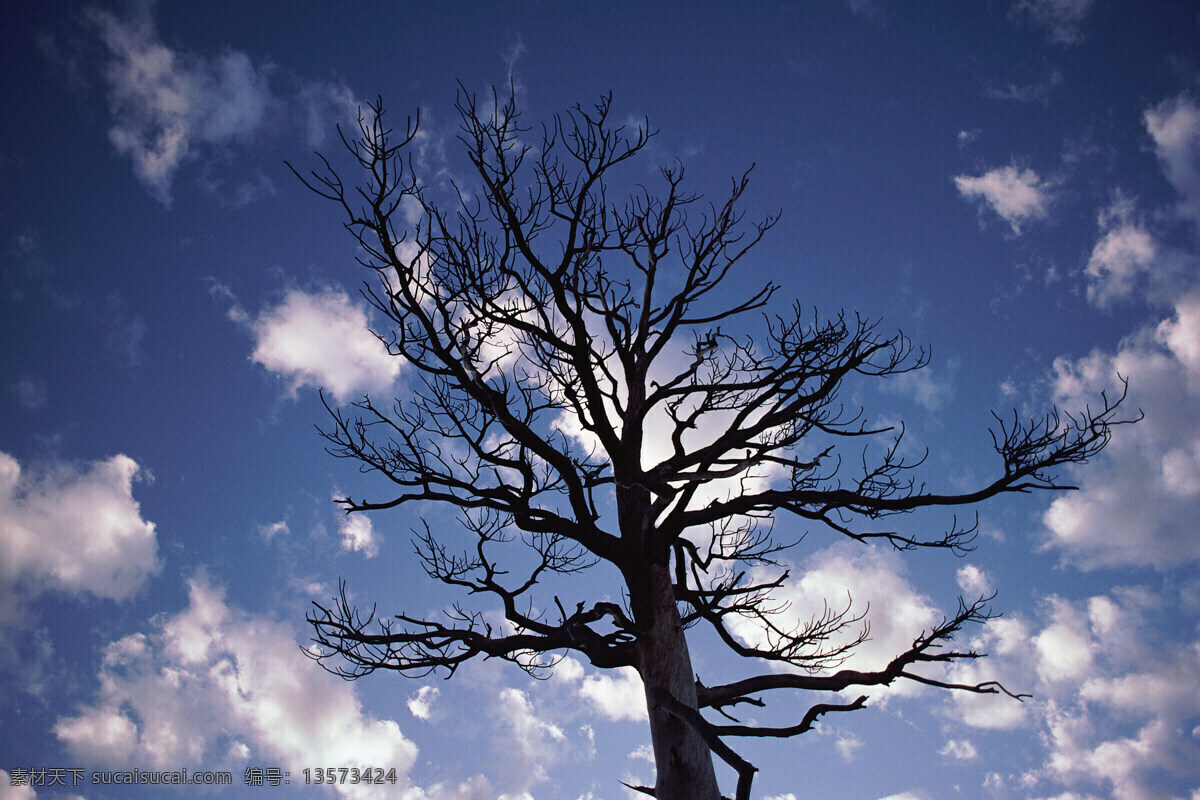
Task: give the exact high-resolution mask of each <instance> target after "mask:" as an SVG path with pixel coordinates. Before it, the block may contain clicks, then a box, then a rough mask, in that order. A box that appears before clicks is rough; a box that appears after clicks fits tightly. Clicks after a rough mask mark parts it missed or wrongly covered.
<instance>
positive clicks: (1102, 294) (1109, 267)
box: [1085, 222, 1159, 306]
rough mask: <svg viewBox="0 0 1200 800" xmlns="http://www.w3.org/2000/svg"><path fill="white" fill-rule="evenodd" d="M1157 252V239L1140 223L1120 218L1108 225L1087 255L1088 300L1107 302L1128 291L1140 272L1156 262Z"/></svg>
mask: <svg viewBox="0 0 1200 800" xmlns="http://www.w3.org/2000/svg"><path fill="white" fill-rule="evenodd" d="M1158 255H1159V251H1158V245H1157V243H1156V242H1155V240H1154V238H1153V237H1152V236H1151V235H1150V234H1149V232H1147V231H1146V229H1145V228H1144V227H1142V226H1141V225H1140V224H1137V223H1133V222H1121V223H1120V224H1118V225H1116V226H1115V227H1112V228H1109V229H1108V230H1107V231H1105V233H1104V235H1103V236H1102V237H1101V238H1100V241H1098V242H1096V246H1095V247H1094V248H1092V255H1091V257H1090V258H1088V263H1087V268H1086V270H1085V273H1086V275H1087V277H1088V278H1089V281H1088V300H1089V301H1091V302H1092V303H1095V304H1096V305H1099V306H1106V305H1109V304H1110V303H1111V302H1112V300H1113V299H1114V298H1117V297H1124V296H1127V295H1129V294H1130V293H1131V292H1132V291H1133V290H1134V289H1135V288H1136V287H1137V283H1138V278H1139V276H1140V275H1143V274H1145V273H1148V272H1150V271H1151V269H1152V268H1153V267H1154V265H1155V264H1156V263H1157V259H1158Z"/></svg>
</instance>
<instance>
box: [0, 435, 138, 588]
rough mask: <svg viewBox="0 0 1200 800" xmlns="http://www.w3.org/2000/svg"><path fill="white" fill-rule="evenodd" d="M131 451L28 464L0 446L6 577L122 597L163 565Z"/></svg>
mask: <svg viewBox="0 0 1200 800" xmlns="http://www.w3.org/2000/svg"><path fill="white" fill-rule="evenodd" d="M143 475H144V473H143V472H142V470H141V468H140V467H139V466H138V464H137V463H136V462H135V461H134V460H133V459H131V458H129V457H128V456H124V455H116V456H113V457H111V458H109V459H107V460H105V461H96V462H92V463H89V464H81V465H74V464H51V465H49V466H47V467H45V468H42V469H39V470H28V469H23V468H22V467H21V465H20V463H18V461H17V459H15V458H13V457H12V456H10V455H9V454H7V453H3V452H0V556H2V558H0V581H2V582H3V583H5V584H10V585H11V584H13V583H15V582H18V581H28V582H30V583H31V584H32V585H34V586H36V587H37V588H39V589H57V590H60V591H65V592H70V593H73V594H79V593H87V594H91V595H94V596H96V597H105V598H110V599H113V600H123V599H126V598H128V597H130V596H131V595H133V594H134V593H135V592H137V590H138V589H140V588H141V587H142V585H143V584H144V583H145V581H146V579H147V578H148V577H149V576H150V575H153V574H155V573H156V572H158V570H159V567H160V563H159V560H158V544H157V540H156V538H155V530H154V523H152V522H147V521H146V520H144V519H142V515H141V506H140V505H139V504H138V502H137V501H136V500H134V499H133V484H134V482H135V481H136V480H138V479H139V477H142V476H143Z"/></svg>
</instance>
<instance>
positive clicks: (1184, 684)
mask: <svg viewBox="0 0 1200 800" xmlns="http://www.w3.org/2000/svg"><path fill="white" fill-rule="evenodd" d="M1180 600H1181V598H1180V597H1178V596H1172V593H1167V592H1164V593H1162V594H1159V593H1156V592H1154V591H1152V590H1150V589H1148V588H1146V587H1124V588H1118V589H1114V590H1112V591H1111V592H1108V593H1106V594H1101V595H1095V596H1092V597H1089V598H1086V599H1084V600H1068V599H1066V598H1063V597H1059V596H1056V595H1055V596H1050V597H1047V598H1045V600H1044V602H1043V604H1042V606H1041V608H1040V610H1039V612H1038V614H1037V619H1036V620H1025V619H1021V618H1019V617H1013V618H1008V617H1006V618H1004V619H1001V620H993V621H992V622H991V623H989V624H988V625H987V626H986V627H985V628H983V629H981V630H980V631H979V632H978V633H977V634H976V635H975V636H974V637H972V640H971V642H970V646H971V647H972V648H973V649H976V650H979V651H988V652H990V657H989V658H988V659H987V662H988V664H987V665H986V666H987V668H988V669H989V670H991V671H992V672H993V674H994V675H995V676H997V677H1001V678H1002V679H1003V680H1004V682H1005V683H1006V685H1008V686H1009V687H1010V688H1014V689H1016V690H1019V691H1025V692H1030V693H1032V695H1033V698H1032V699H1027V700H1026V701H1025V702H1024V703H1020V704H1018V703H1014V702H1012V701H1011V700H1009V701H1008V704H1009V705H1013V706H1019V707H1020V708H1021V710H1022V712H1023V713H1022V714H1021V715H1020V716H1017V717H1012V718H1010V719H1007V720H1005V719H1003V718H1001V717H995V716H993V717H987V716H984V715H982V714H980V713H979V711H980V709H981V708H982V707H983V705H984V704H993V705H995V704H1000V703H1003V702H1004V700H1003V699H998V698H982V697H972V696H967V695H962V694H958V695H954V696H952V698H951V699H950V700H949V704H950V705H951V706H952V707H953V711H952V712H949V713H948V716H950V717H952V718H953V719H954V720H955V721H957V722H963V723H965V724H967V725H970V726H973V727H983V728H988V727H992V728H995V727H1001V728H1014V727H1018V726H1033V727H1034V728H1035V729H1036V730H1037V732H1038V737H1039V739H1040V741H1041V743H1042V746H1043V748H1044V760H1043V763H1042V764H1041V765H1040V766H1039V767H1038V768H1036V769H1035V770H1033V771H1032V772H1030V773H1029V774H1027V775H1026V776H1025V778H1024V783H1025V786H1026V788H1027V789H1031V788H1033V787H1034V786H1036V785H1038V784H1039V783H1048V784H1053V788H1052V790H1051V791H1055V790H1058V789H1067V790H1068V791H1066V792H1065V793H1061V794H1057V795H1055V797H1078V798H1083V797H1091V796H1093V795H1092V794H1091V793H1090V790H1091V789H1092V788H1093V787H1095V786H1097V785H1098V784H1099V785H1104V786H1105V787H1106V788H1107V789H1108V791H1109V794H1108V795H1106V796H1111V797H1113V798H1117V800H1125V798H1128V799H1129V800H1135V799H1140V798H1149V797H1174V796H1177V794H1176V793H1173V792H1172V791H1171V790H1170V789H1169V788H1168V787H1170V786H1172V785H1176V786H1177V785H1183V784H1190V785H1195V782H1196V781H1197V780H1200V739H1198V737H1197V736H1196V734H1195V733H1194V732H1192V731H1193V730H1194V728H1195V719H1196V717H1197V715H1198V714H1200V649H1197V648H1196V647H1195V646H1194V645H1193V644H1192V643H1190V642H1188V641H1183V642H1178V641H1174V642H1173V641H1171V640H1170V638H1168V637H1170V636H1173V635H1174V633H1175V631H1170V632H1167V631H1164V630H1163V629H1164V628H1165V626H1166V625H1179V624H1180V623H1181V620H1180V618H1179V615H1178V612H1179V611H1180V610H1181V609H1182V608H1183V607H1184V606H1186V605H1187V603H1186V601H1184V602H1182V603H1181V602H1180ZM1168 609H1172V610H1173V613H1170V614H1168V613H1165V612H1166V611H1167V610H1168ZM1194 613H1195V607H1194V604H1193V607H1192V614H1193V615H1194ZM1185 616H1186V612H1185ZM1194 622H1195V620H1194V619H1191V620H1188V621H1184V622H1183V624H1184V626H1185V627H1188V629H1192V628H1191V626H1192V624H1194ZM1164 633H1166V634H1167V636H1166V637H1165V636H1164ZM977 671H978V665H973V664H972V665H963V666H962V667H961V668H960V670H959V673H960V677H962V676H965V677H967V678H972V677H974V676H975V675H976V673H977ZM964 712H966V713H964ZM997 722H1003V723H1005V724H996V723H997ZM960 752H962V753H965V752H967V751H966V750H965V748H962V747H958V746H956V747H951V746H950V745H949V744H948V745H947V747H946V748H944V749H943V751H942V753H943V754H944V755H952V756H954V757H961V756H959V755H957V753H960Z"/></svg>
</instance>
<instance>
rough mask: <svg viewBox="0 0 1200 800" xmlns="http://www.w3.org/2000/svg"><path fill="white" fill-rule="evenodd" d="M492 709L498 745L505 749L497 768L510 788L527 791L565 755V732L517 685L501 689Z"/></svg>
mask: <svg viewBox="0 0 1200 800" xmlns="http://www.w3.org/2000/svg"><path fill="white" fill-rule="evenodd" d="M493 712H494V713H495V715H496V719H497V720H498V722H499V728H498V734H499V736H500V737H501V742H500V743H498V747H499V748H501V749H503V750H504V751H506V753H507V757H506V760H505V762H504V764H503V765H502V766H501V769H500V772H501V773H502V774H503V776H504V777H505V778H506V779H507V781H508V782H509V783H510V784H511V785H512V791H513V792H517V793H522V792H527V791H528V790H529V788H530V787H532V786H534V785H536V784H538V783H542V782H543V781H545V780H546V779H547V778H548V777H549V774H548V770H549V768H550V767H552V766H554V765H555V764H557V763H559V762H560V761H561V760H563V759H564V758H566V757H567V755H568V751H567V747H566V744H567V736H566V734H565V733H564V732H563V729H562V728H560V727H559V726H558V725H555V724H554V723H551V722H548V721H547V720H545V719H543V718H542V717H541V716H540V715H539V713H538V711H537V709H536V707H535V706H534V704H533V702H532V701H531V700H530V699H529V695H527V694H526V693H525V692H523V691H521V690H520V689H513V688H507V689H502V690H501V691H500V694H499V696H498V697H497V699H496V705H495V708H494V709H493Z"/></svg>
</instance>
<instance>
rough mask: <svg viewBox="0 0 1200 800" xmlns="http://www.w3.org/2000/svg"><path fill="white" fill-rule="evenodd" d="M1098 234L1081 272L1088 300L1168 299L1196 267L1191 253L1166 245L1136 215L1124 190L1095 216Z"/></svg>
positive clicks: (1166, 301) (1105, 303)
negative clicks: (1085, 282) (1082, 272)
mask: <svg viewBox="0 0 1200 800" xmlns="http://www.w3.org/2000/svg"><path fill="white" fill-rule="evenodd" d="M1098 223H1099V228H1100V238H1099V240H1098V241H1097V242H1096V245H1095V246H1094V247H1093V248H1092V253H1091V256H1090V257H1089V258H1088V263H1087V267H1086V268H1085V269H1084V276H1085V277H1086V279H1087V298H1088V302H1090V303H1092V304H1093V305H1095V306H1098V307H1100V308H1105V307H1108V306H1111V305H1112V304H1113V303H1115V302H1116V301H1118V300H1128V299H1131V298H1143V299H1146V300H1148V301H1150V302H1152V303H1154V304H1156V305H1162V304H1169V303H1170V302H1171V300H1172V299H1173V298H1175V297H1177V296H1178V294H1179V293H1180V292H1181V291H1182V287H1184V286H1186V282H1187V280H1188V276H1189V275H1190V274H1192V273H1194V271H1195V257H1194V256H1190V255H1188V254H1187V253H1185V252H1182V251H1180V250H1177V249H1175V248H1172V247H1169V246H1167V245H1165V244H1164V243H1163V242H1162V241H1160V239H1159V238H1158V236H1156V235H1155V234H1154V233H1153V232H1152V231H1151V230H1150V229H1149V228H1148V227H1147V226H1146V224H1145V222H1144V221H1143V220H1142V219H1140V218H1138V215H1137V213H1136V208H1135V203H1134V201H1133V200H1132V199H1131V198H1129V197H1126V196H1124V195H1122V194H1118V195H1117V197H1116V199H1115V200H1114V201H1113V202H1112V204H1110V205H1109V206H1108V207H1107V208H1105V209H1103V210H1102V211H1101V212H1100V214H1099V215H1098Z"/></svg>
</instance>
